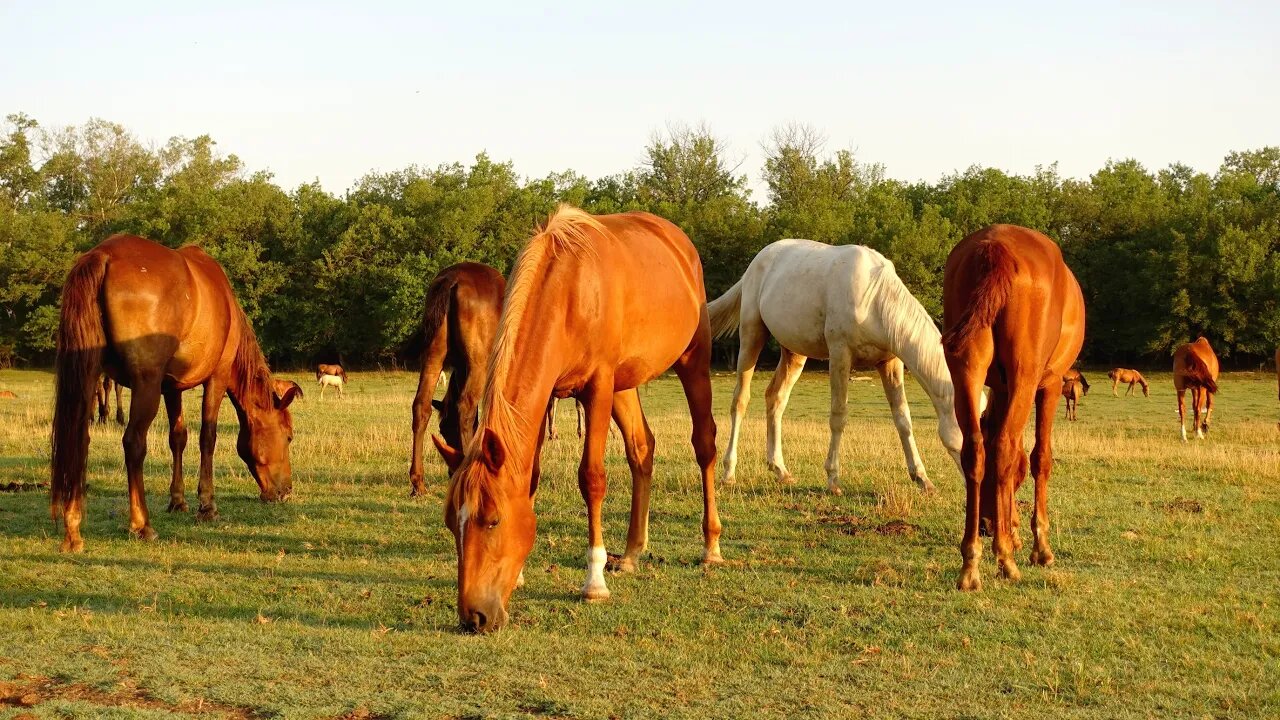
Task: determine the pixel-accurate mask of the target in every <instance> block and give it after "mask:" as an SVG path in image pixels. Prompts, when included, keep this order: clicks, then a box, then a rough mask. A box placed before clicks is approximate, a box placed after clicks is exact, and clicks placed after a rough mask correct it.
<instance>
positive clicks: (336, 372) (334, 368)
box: [316, 363, 349, 385]
mask: <svg viewBox="0 0 1280 720" xmlns="http://www.w3.org/2000/svg"><path fill="white" fill-rule="evenodd" d="M325 375H332V376H334V377H336V378H338V379H339V380H341V381H342V384H343V385H346V384H347V383H348V382H349V381H348V380H347V369H346V368H344V367H342V366H341V365H326V364H324V363H319V364H317V365H316V382H320V378H322V377H324V376H325Z"/></svg>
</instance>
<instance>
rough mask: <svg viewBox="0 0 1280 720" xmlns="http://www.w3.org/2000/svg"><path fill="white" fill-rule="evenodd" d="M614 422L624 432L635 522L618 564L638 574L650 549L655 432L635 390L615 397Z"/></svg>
mask: <svg viewBox="0 0 1280 720" xmlns="http://www.w3.org/2000/svg"><path fill="white" fill-rule="evenodd" d="M613 420H614V422H616V423H617V424H618V429H619V430H621V431H622V442H623V445H625V447H626V451H627V465H629V466H630V467H631V521H630V522H629V523H628V525H627V550H626V553H624V554H623V556H622V560H620V561H619V562H618V570H619V571H621V572H634V571H635V569H636V567H637V565H638V564H639V562H640V554H641V553H643V552H644V551H645V548H647V547H648V546H649V490H650V487H651V486H652V485H653V431H652V430H650V429H649V423H648V421H647V420H645V417H644V410H643V409H642V408H641V407H640V394H639V393H637V392H636V391H635V390H634V389H631V390H623V391H622V392H619V393H615V394H614V396H613Z"/></svg>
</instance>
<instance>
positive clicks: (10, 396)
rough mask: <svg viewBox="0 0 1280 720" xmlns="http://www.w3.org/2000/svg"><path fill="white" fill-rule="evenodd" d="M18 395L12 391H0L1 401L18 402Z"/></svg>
mask: <svg viewBox="0 0 1280 720" xmlns="http://www.w3.org/2000/svg"><path fill="white" fill-rule="evenodd" d="M17 399H18V394H17V393H15V392H14V391H12V390H0V400H17Z"/></svg>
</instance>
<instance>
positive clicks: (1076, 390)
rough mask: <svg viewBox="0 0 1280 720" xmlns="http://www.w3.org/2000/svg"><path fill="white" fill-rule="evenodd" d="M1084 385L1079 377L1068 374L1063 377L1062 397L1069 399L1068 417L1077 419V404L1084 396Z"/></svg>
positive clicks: (1072, 419)
mask: <svg viewBox="0 0 1280 720" xmlns="http://www.w3.org/2000/svg"><path fill="white" fill-rule="evenodd" d="M1084 392H1085V391H1084V385H1083V384H1081V382H1080V381H1079V379H1077V378H1073V377H1071V376H1067V377H1065V378H1063V379H1062V397H1064V398H1066V400H1067V419H1068V420H1070V421H1072V422H1075V421H1076V419H1077V418H1076V405H1078V404H1079V403H1080V398H1081V397H1083V396H1084Z"/></svg>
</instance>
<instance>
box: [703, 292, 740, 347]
mask: <svg viewBox="0 0 1280 720" xmlns="http://www.w3.org/2000/svg"><path fill="white" fill-rule="evenodd" d="M741 311H742V280H738V282H736V283H734V284H733V287H731V288H729V290H728V291H727V292H725V294H723V295H721V296H720V297H718V298H716V299H715V300H712V301H711V302H709V303H707V315H708V316H710V318H711V337H713V338H722V337H726V336H728V335H732V334H734V333H736V332H737V331H738V325H739V324H740V323H741V322H742V318H741Z"/></svg>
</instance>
